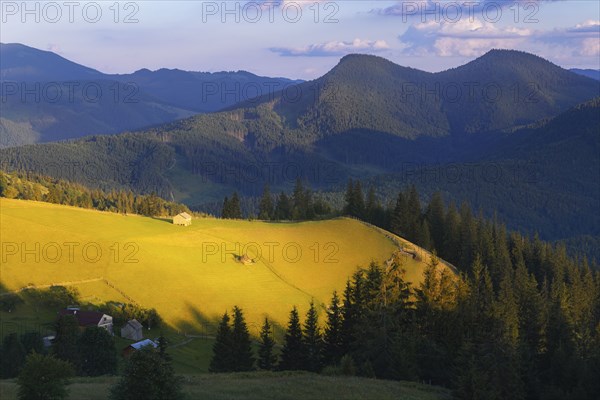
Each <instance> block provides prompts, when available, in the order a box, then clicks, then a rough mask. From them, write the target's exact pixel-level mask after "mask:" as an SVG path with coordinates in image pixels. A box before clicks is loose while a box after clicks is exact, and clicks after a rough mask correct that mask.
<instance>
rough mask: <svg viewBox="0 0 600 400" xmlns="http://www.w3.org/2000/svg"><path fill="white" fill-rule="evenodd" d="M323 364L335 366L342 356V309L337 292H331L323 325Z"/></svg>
mask: <svg viewBox="0 0 600 400" xmlns="http://www.w3.org/2000/svg"><path fill="white" fill-rule="evenodd" d="M323 339H324V350H323V353H324V362H325V364H326V365H335V364H337V363H339V362H340V359H341V358H342V356H343V355H344V352H343V345H344V344H343V341H342V309H341V308H340V299H339V298H338V295H337V292H333V297H332V299H331V305H330V306H329V309H328V310H327V325H325V334H324V335H323Z"/></svg>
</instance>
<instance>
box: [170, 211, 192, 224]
mask: <svg viewBox="0 0 600 400" xmlns="http://www.w3.org/2000/svg"><path fill="white" fill-rule="evenodd" d="M191 224H192V216H191V215H190V214H188V213H186V212H182V213H181V214H177V215H176V216H174V217H173V225H180V226H190V225H191Z"/></svg>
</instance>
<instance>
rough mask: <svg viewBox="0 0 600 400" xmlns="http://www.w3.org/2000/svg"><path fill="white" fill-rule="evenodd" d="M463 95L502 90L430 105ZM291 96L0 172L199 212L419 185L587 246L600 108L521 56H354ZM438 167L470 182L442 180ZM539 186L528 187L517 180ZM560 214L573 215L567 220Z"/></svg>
mask: <svg viewBox="0 0 600 400" xmlns="http://www.w3.org/2000/svg"><path fill="white" fill-rule="evenodd" d="M532 71H536V72H535V73H532ZM468 82H478V85H479V86H478V87H482V88H485V87H488V88H491V87H495V86H493V85H494V84H495V85H498V87H499V88H500V90H501V93H502V94H503V97H500V98H499V99H498V101H494V102H486V101H485V99H482V98H481V96H479V97H477V96H475V94H476V93H475V94H474V97H473V98H469V97H464V96H463V97H460V98H458V100H457V101H444V98H443V96H442V97H436V96H432V95H431V94H430V95H427V91H428V90H429V89H431V88H432V87H433V88H435V87H436V85H437V87H440V88H443V87H445V88H450V87H452V85H453V83H456V84H459V86H460V87H464V86H465V85H466V84H467V83H468ZM415 86H416V87H415ZM295 87H296V88H297V89H299V90H298V93H300V96H299V97H295V98H292V97H291V95H290V94H286V92H282V93H280V95H279V96H276V97H275V98H269V97H266V96H265V97H262V98H258V99H254V100H252V101H246V102H242V103H240V104H238V105H236V106H232V107H230V108H229V109H228V110H227V111H223V112H219V113H212V114H203V115H196V116H194V117H191V118H187V119H184V120H181V121H176V122H172V123H169V124H167V125H161V126H156V127H154V128H150V129H146V130H144V131H137V132H133V133H123V134H120V135H114V136H90V137H85V138H82V139H78V140H74V141H69V142H63V143H48V144H41V145H31V146H21V147H18V148H12V149H3V150H0V157H1V158H2V168H4V169H7V170H11V169H17V170H23V171H31V172H35V173H39V174H43V175H49V176H53V177H56V178H61V179H66V180H71V181H75V182H78V183H81V184H83V185H85V186H88V187H98V188H102V189H105V190H110V189H112V188H119V189H131V190H133V191H135V192H142V193H151V192H155V193H157V194H159V195H160V196H162V197H165V198H167V199H173V200H176V201H180V202H183V203H186V204H187V205H190V206H192V207H195V208H196V209H200V210H202V209H205V208H203V205H204V204H207V203H214V202H221V201H222V199H223V198H224V197H225V196H227V195H231V193H232V192H233V191H234V190H238V191H240V192H241V193H243V194H244V195H246V196H259V195H260V192H261V191H262V188H263V185H264V184H265V183H268V184H270V185H271V188H272V189H273V191H280V190H288V191H289V190H290V189H291V187H292V186H293V184H294V181H295V180H296V177H297V176H300V177H302V178H304V179H305V180H307V181H308V182H309V183H310V185H311V186H312V187H313V188H315V189H321V190H328V191H334V192H337V193H341V192H343V190H344V185H345V182H346V181H347V179H348V178H349V177H352V178H358V179H363V180H367V179H370V180H371V181H372V182H374V183H376V186H377V187H378V188H379V191H380V192H381V194H383V195H384V196H385V197H387V199H388V200H390V199H392V198H393V197H394V195H395V193H396V192H397V191H398V190H399V189H400V188H402V187H404V186H406V185H407V184H410V183H415V184H417V186H419V188H420V190H421V191H422V192H424V193H428V192H429V193H430V192H431V191H433V190H436V189H441V190H442V191H443V192H444V194H445V197H446V198H447V199H452V200H455V201H457V202H461V201H463V200H465V199H466V200H468V201H469V202H470V203H471V204H473V206H474V207H476V208H481V209H482V210H483V212H484V213H485V214H487V215H488V216H491V215H493V213H494V212H496V211H497V212H498V213H499V216H500V217H501V218H502V219H503V220H504V221H505V222H506V223H507V224H508V225H509V226H510V227H512V228H513V229H517V230H523V231H527V232H535V231H537V232H539V233H540V234H541V235H542V237H544V238H546V239H547V240H559V239H560V240H568V239H569V238H572V237H577V236H581V235H592V236H595V235H597V229H596V228H595V226H597V225H596V224H595V222H594V221H595V220H594V219H593V218H589V216H590V215H595V214H596V204H597V198H598V185H597V180H596V179H595V175H594V174H595V172H594V171H595V170H594V168H593V166H594V165H596V164H597V160H598V157H597V153H596V152H595V150H594V149H595V147H594V146H595V143H596V142H595V139H594V135H593V132H594V129H598V121H597V118H595V117H594V116H595V115H596V114H595V113H597V112H598V104H597V102H594V101H592V102H591V103H589V104H590V105H589V107H591V108H589V110H591V111H589V112H584V111H583V110H582V109H578V108H577V107H576V106H577V104H580V103H585V102H588V101H590V99H592V98H594V97H595V96H597V95H598V93H599V90H600V82H598V81H595V80H592V79H589V78H586V77H582V76H579V75H577V74H574V73H572V72H569V71H567V70H564V69H562V68H560V67H558V66H556V65H554V64H552V63H550V62H548V61H545V60H543V59H541V58H539V57H536V56H534V55H531V54H527V53H522V52H516V51H504V50H502V51H500V50H496V51H491V52H489V53H488V54H486V55H484V56H482V57H480V58H479V59H476V60H474V61H473V62H471V63H468V64H466V65H464V66H461V67H458V68H455V69H453V70H449V71H444V72H440V73H437V74H430V73H427V72H423V71H418V70H414V69H410V68H405V67H401V66H398V65H396V64H393V63H391V62H389V61H387V60H385V59H383V58H379V57H373V56H364V55H351V56H346V57H344V58H343V59H342V60H341V61H340V63H339V65H338V66H336V67H335V68H334V69H333V70H332V71H330V72H329V73H328V74H326V75H325V76H323V77H322V78H319V79H317V80H315V81H312V82H305V83H301V84H299V85H297V86H295ZM517 88H518V90H517ZM520 88H526V89H527V90H534V89H535V91H534V93H535V95H534V94H532V92H527V91H525V92H522V91H520ZM407 90H410V93H411V94H410V96H409V94H408V92H407ZM440 90H441V89H440ZM490 90H491V89H490ZM515 90H516V91H515ZM439 93H442V92H441V91H440V92H439ZM515 94H518V95H519V96H518V99H517V100H519V101H514V100H515V98H514V96H515ZM480 95H481V93H480ZM531 96H533V97H531ZM409 98H410V99H411V101H407V100H408V99H409ZM417 100H419V101H417ZM421 100H422V101H421ZM446 100H448V99H446ZM586 109H587V108H586ZM563 113H564V115H571V117H569V118H570V122H562V123H560V124H559V125H560V126H559V127H556V126H557V122H548V121H566V120H565V119H564V118H563V117H560V115H563ZM553 118H555V119H554V120H553ZM533 130H535V132H536V133H532V132H533ZM22 131H23V132H24V133H23V135H24V136H27V135H34V134H35V133H34V132H32V130H31V129H28V128H27V127H22ZM590 132H591V133H590ZM581 138H583V139H581ZM562 141H564V142H565V143H568V148H569V150H568V151H567V150H566V148H567V147H565V146H562V145H561V143H562ZM590 145H591V146H590ZM57 159H58V160H60V162H59V163H58V164H57V162H56V160H57ZM555 159H556V160H557V162H553V161H550V160H555ZM532 163H533V164H535V167H536V168H537V169H536V170H535V171H533V170H531V168H529V166H531V165H532ZM73 166H77V167H76V168H74V167H73ZM448 166H450V168H453V167H452V166H456V167H458V168H459V170H460V171H459V172H462V171H464V174H465V175H464V176H463V178H467V179H466V180H465V179H458V180H457V179H453V178H452V176H450V177H448V176H446V174H445V172H447V167H448ZM428 168H429V169H430V170H431V169H432V170H433V171H434V172H436V173H437V172H439V174H438V175H436V176H435V177H434V178H435V179H433V180H432V179H423V176H426V175H427V170H428ZM497 168H499V169H501V170H502V171H503V176H504V178H510V177H515V176H516V178H514V179H508V181H506V180H504V181H503V180H501V181H498V180H494V179H492V180H489V179H471V178H470V176H471V175H469V174H471V173H472V172H473V171H474V172H475V173H477V174H478V175H479V176H478V177H477V176H476V177H475V178H481V174H482V173H483V171H488V172H489V171H492V170H494V169H497ZM515 168H517V169H519V168H520V170H519V173H520V174H521V175H515V174H514V169H515ZM528 168H529V169H528ZM523 169H524V170H523ZM290 171H291V172H292V173H290ZM538 173H539V177H540V179H537V178H536V181H535V182H531V179H529V180H528V179H525V178H527V177H528V176H531V175H532V174H538ZM527 174H529V175H527ZM536 176H538V175H536ZM566 187H568V188H569V190H564V188H566ZM500 199H501V200H500ZM569 204H570V205H574V208H572V210H576V211H573V212H565V210H566V209H567V208H568V207H567V205H569ZM524 205H526V206H524ZM533 205H534V206H533ZM559 220H560V221H561V225H560V226H561V229H560V230H557V229H556V224H555V222H556V221H559ZM590 254H591V253H590Z"/></svg>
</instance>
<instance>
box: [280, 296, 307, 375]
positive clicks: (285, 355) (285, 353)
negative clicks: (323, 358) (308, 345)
mask: <svg viewBox="0 0 600 400" xmlns="http://www.w3.org/2000/svg"><path fill="white" fill-rule="evenodd" d="M305 356H306V349H305V346H304V341H303V340H302V326H301V324H300V317H299V316H298V309H297V308H296V307H294V308H293V309H292V311H291V312H290V320H289V323H288V327H287V331H286V332H285V341H284V344H283V349H282V350H281V361H280V362H279V368H280V369H281V370H292V371H299V370H302V369H304V366H305V365H306V362H305Z"/></svg>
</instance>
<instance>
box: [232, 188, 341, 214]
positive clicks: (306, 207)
mask: <svg viewBox="0 0 600 400" xmlns="http://www.w3.org/2000/svg"><path fill="white" fill-rule="evenodd" d="M333 214H334V213H333V210H332V208H331V206H330V205H329V204H328V203H327V202H326V201H325V200H324V199H323V198H322V197H320V196H318V195H316V194H315V193H314V192H313V190H312V189H311V188H310V187H309V186H308V185H306V184H305V183H304V182H303V181H302V180H301V179H297V180H296V184H295V186H294V190H293V192H292V193H291V194H290V195H288V194H286V193H285V192H281V193H280V194H279V195H278V196H273V195H272V194H271V190H270V188H269V186H268V185H267V186H265V188H264V190H263V194H262V196H261V198H260V201H259V204H258V215H257V216H256V215H248V217H249V218H251V219H252V218H255V217H258V219H260V220H263V221H306V220H315V219H323V218H325V217H329V216H332V215H333ZM221 217H222V218H225V219H241V218H243V213H242V209H241V201H240V197H239V195H238V194H237V192H235V193H234V194H233V195H232V197H231V199H229V198H228V197H225V200H224V201H223V209H222V212H221Z"/></svg>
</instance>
